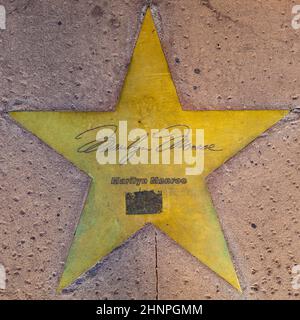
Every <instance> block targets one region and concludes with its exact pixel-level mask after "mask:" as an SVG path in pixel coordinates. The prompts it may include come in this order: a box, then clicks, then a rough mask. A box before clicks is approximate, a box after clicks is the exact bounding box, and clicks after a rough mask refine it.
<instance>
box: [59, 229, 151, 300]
mask: <svg viewBox="0 0 300 320" xmlns="http://www.w3.org/2000/svg"><path fill="white" fill-rule="evenodd" d="M155 250H156V247H155V229H154V227H153V226H152V225H147V226H145V227H144V228H143V229H141V230H140V231H138V232H137V233H136V234H135V235H133V236H132V237H131V238H130V239H129V240H128V241H127V242H126V243H124V245H122V246H121V247H120V248H118V249H116V250H115V251H113V252H112V253H111V254H110V255H109V256H107V257H106V258H105V259H104V260H102V261H101V262H100V263H98V264H97V265H96V266H94V267H93V268H91V269H90V270H89V271H88V272H87V273H85V274H84V275H83V276H82V277H80V278H79V279H78V280H77V281H75V283H74V284H72V285H71V286H69V287H68V288H66V289H65V290H63V292H62V297H61V298H62V299H92V300H94V299H96V300H98V299H104V300H106V299H116V300H117V299H125V300H126V299H143V300H147V299H151V300H154V299H156V296H157V292H156V259H155V257H156V255H155Z"/></svg>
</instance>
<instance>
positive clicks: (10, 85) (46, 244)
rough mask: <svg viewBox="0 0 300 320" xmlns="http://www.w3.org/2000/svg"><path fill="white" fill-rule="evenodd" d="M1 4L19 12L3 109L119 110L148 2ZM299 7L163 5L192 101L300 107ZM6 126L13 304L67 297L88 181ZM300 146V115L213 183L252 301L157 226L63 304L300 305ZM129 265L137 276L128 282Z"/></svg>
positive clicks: (4, 168) (174, 61) (4, 199)
mask: <svg viewBox="0 0 300 320" xmlns="http://www.w3.org/2000/svg"><path fill="white" fill-rule="evenodd" d="M50 3H51V4H50ZM2 4H4V5H6V6H7V9H8V10H7V11H8V12H9V14H8V19H7V27H8V29H7V30H6V31H4V32H2V31H1V32H0V49H1V50H0V76H1V81H0V92H1V96H0V111H3V110H4V109H5V110H16V109H41V110H42V109H49V108H51V109H77V110H91V109H94V110H104V109H112V108H113V107H114V105H115V103H116V101H117V99H118V94H119V92H120V89H121V86H122V83H123V79H124V76H125V74H126V70H127V65H128V62H129V60H130V57H131V52H132V49H133V45H134V40H135V39H136V36H137V32H138V27H139V21H140V12H141V9H142V6H143V4H144V1H142V0H140V1H138V0H134V1H119V0H114V1H96V0H95V1H88V2H86V1H83V0H79V1H76V2H74V1H72V2H71V1H70V2H68V1H65V2H62V1H58V0H52V1H23V0H18V1H8V0H3V1H2ZM293 4H294V2H293V1H288V0H284V1H280V2H279V1H275V0H270V1H248V2H245V1H228V0H226V1H224V0H223V1H213V0H211V1H210V2H209V1H202V2H201V1H192V0H188V1H183V0H181V1H179V0H175V1H162V0H161V1H156V5H157V6H153V10H154V12H155V14H156V22H157V23H158V26H159V28H160V34H161V38H162V43H163V47H164V50H165V52H166V55H167V58H168V61H169V64H170V68H171V71H172V75H173V77H174V80H175V82H176V86H177V90H178V94H179V96H180V98H181V101H182V103H183V106H184V107H185V108H196V107H205V108H208V107H209V106H217V107H220V108H224V107H228V106H233V108H236V107H243V106H247V107H254V108H257V107H268V108H273V107H276V108H277V107H281V106H284V107H294V106H297V105H299V98H297V97H298V95H299V83H300V78H299V77H300V75H299V72H297V71H298V68H297V66H298V65H299V59H300V54H299V50H300V47H299V44H300V41H299V37H300V32H299V31H294V30H292V29H291V28H290V21H291V14H290V11H291V6H292V5H293ZM214 8H215V9H214ZM119 22H120V24H119ZM0 118H1V120H0V176H1V179H0V200H1V201H0V244H1V245H0V263H1V264H3V265H4V266H5V268H6V272H7V288H6V291H1V290H0V299H16V298H26V299H27V298H42V299H45V298H57V297H58V296H56V293H55V290H56V287H57V283H58V280H59V276H60V274H61V272H62V270H63V264H64V263H65V260H66V256H67V253H68V249H69V246H70V244H71V242H72V238H73V234H74V231H75V228H76V224H77V221H78V219H79V216H80V213H81V209H82V206H83V202H84V198H85V195H86V192H87V190H88V184H89V181H88V179H87V177H86V176H85V175H84V174H82V173H81V172H79V171H78V170H76V169H75V168H74V167H72V165H71V164H69V163H68V162H66V161H65V160H64V159H62V157H60V156H59V155H57V154H56V153H55V152H54V151H52V150H50V149H49V148H48V147H46V146H45V145H44V144H42V143H41V142H40V141H38V140H37V139H36V138H34V137H33V136H32V135H30V134H28V133H25V132H24V131H23V130H21V129H19V128H17V126H16V125H15V124H14V123H12V122H11V121H10V120H8V119H7V116H5V118H3V114H1V115H0ZM299 138H300V130H299V120H295V121H289V122H283V123H282V124H280V125H278V126H277V127H276V128H275V129H273V130H271V131H270V133H269V134H268V135H267V136H264V137H263V138H261V139H259V140H258V141H257V142H255V143H254V144H252V145H251V146H249V148H247V149H246V150H245V151H243V152H241V153H240V155H239V156H237V157H235V158H234V159H233V160H231V161H230V162H228V163H227V164H226V165H225V166H223V167H222V168H221V169H220V170H218V171H217V172H215V173H214V174H213V175H212V176H211V177H210V179H209V186H210V191H211V193H212V197H213V199H214V202H215V206H216V209H217V211H218V214H219V217H220V219H221V222H222V226H223V229H224V233H225V236H226V238H227V240H228V244H229V248H230V250H231V252H232V256H233V260H234V262H235V265H236V268H237V271H238V274H239V277H240V280H241V284H242V286H243V289H244V294H243V295H242V296H241V295H239V294H238V293H237V292H235V291H233V290H232V289H231V288H230V287H229V286H228V285H227V284H226V283H225V282H224V281H223V280H221V279H219V278H218V277H216V276H215V275H214V274H213V273H212V272H211V271H210V270H208V269H207V268H206V267H204V266H202V265H201V264H200V263H199V262H198V261H197V260H196V259H194V258H193V257H191V256H190V255H189V254H188V253H186V252H185V251H184V250H182V249H181V248H179V247H178V246H177V245H176V244H175V243H174V242H173V241H171V240H169V239H167V238H166V237H165V236H164V235H162V234H161V233H160V232H158V231H157V232H156V236H154V231H153V229H151V228H146V229H144V230H143V231H141V233H138V235H137V236H136V238H133V239H132V240H130V241H129V242H128V243H127V244H125V245H124V246H123V247H121V248H120V249H118V251H117V252H114V253H112V254H111V255H110V256H109V257H108V258H107V259H106V260H105V261H104V262H102V263H101V264H100V266H99V269H98V270H97V273H96V275H95V277H94V278H89V279H86V281H84V282H83V283H82V284H81V285H78V284H77V285H75V286H72V288H73V289H74V291H73V292H72V293H69V294H64V295H63V296H62V297H61V298H63V299H65V298H70V299H74V298H75V299H80V298H84V297H85V296H88V297H89V298H95V299H97V298H105V297H107V298H109V299H112V298H113V299H118V298H128V299H130V298H153V297H154V298H155V297H156V294H157V293H158V298H160V299H162V298H175V299H178V298H181V299H185V298H193V299H199V298H220V299H225V298H227V299H241V298H242V299H243V298H251V299H252V298H253V299H263V298H274V299H275V298H293V299H298V298H299V293H300V292H299V290H298V291H297V290H293V289H292V286H291V280H292V276H293V275H292V274H291V268H292V266H293V265H295V264H300V257H299V250H298V248H299V245H300V243H299V242H300V239H299V230H298V229H299V227H298V220H299V208H300V202H299V201H300V200H299V199H300V197H299V185H300V181H299V177H300V174H299V168H300V163H299V159H300V157H299ZM155 239H156V241H155ZM153 246H155V248H156V249H155V250H154V249H153ZM156 256H157V260H156ZM154 261H155V262H156V263H154ZM156 264H157V267H156ZM124 266H126V270H128V275H126V276H124V275H123V276H121V279H120V280H118V279H119V277H120V273H121V272H122V270H123V268H124ZM130 266H133V271H129V268H130ZM155 274H156V275H155ZM154 277H156V278H155V279H154ZM95 279H96V280H95ZM93 280H95V281H93ZM136 280H137V281H138V282H139V283H136ZM96 283H98V284H99V285H100V288H101V290H97V289H96V287H97V285H96ZM157 291H158V292H157ZM96 292H98V294H96ZM59 298H60V297H59Z"/></svg>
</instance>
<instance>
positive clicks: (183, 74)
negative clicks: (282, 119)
mask: <svg viewBox="0 0 300 320" xmlns="http://www.w3.org/2000/svg"><path fill="white" fill-rule="evenodd" d="M152 2H153V6H152V7H153V12H154V13H156V22H157V25H158V27H159V29H160V35H161V39H162V43H163V46H164V50H165V53H166V56H167V58H168V61H169V65H170V68H171V70H172V75H173V77H174V81H175V83H176V86H177V90H178V94H179V96H180V98H181V101H182V104H183V106H184V107H186V108H192V107H195V108H197V107H202V108H210V107H214V108H215V107H219V108H224V107H229V106H230V107H234V108H240V107H256V108H257V107H259V108H262V107H263V108H264V107H276V108H277V107H283V106H284V107H286V108H289V107H291V106H297V105H299V103H300V100H299V99H300V97H299V95H300V92H299V83H300V75H299V72H297V69H298V68H297V66H298V65H299V63H300V34H299V32H297V31H296V30H293V29H292V28H291V19H292V15H291V8H292V5H293V4H294V1H291V0H283V1H276V0H272V1H247V2H245V1H231V0H219V1H218V0H210V1H209V0H197V1H196V0H188V1H186V0H174V1H166V0H155V1H152ZM146 3H147V1H146V0H131V1H121V0H114V1H104V0H98V1H97V0H92V1H88V2H87V1H85V0H78V1H63V2H62V1H60V0H51V1H50V0H44V1H31V0H18V1H10V0H3V1H2V4H4V5H5V6H6V7H7V12H8V16H7V30H6V31H1V32H0V52H1V56H0V77H1V82H0V92H1V98H0V99H1V101H0V104H2V105H4V106H5V107H6V108H7V109H9V110H12V109H14V110H16V109H25V108H27V109H36V108H38V109H49V108H51V109H73V108H75V109H76V108H77V109H81V110H91V109H94V110H102V109H112V108H114V106H115V104H116V101H117V100H118V96H119V92H120V90H121V87H122V83H123V79H124V77H125V75H126V70H127V66H128V64H129V62H130V58H131V54H132V50H133V46H134V43H135V40H136V38H137V34H138V30H139V25H140V21H141V11H142V7H143V6H144V5H145V4H146Z"/></svg>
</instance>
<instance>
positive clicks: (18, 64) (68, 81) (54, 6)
mask: <svg viewBox="0 0 300 320" xmlns="http://www.w3.org/2000/svg"><path fill="white" fill-rule="evenodd" d="M1 4H3V5H5V7H6V10H7V30H5V31H2V32H0V52H1V57H0V77H1V82H0V92H1V97H0V103H2V104H3V105H5V106H6V108H7V109H8V110H12V109H14V110H16V109H25V108H27V109H36V108H38V109H66V110H67V109H74V108H77V109H80V110H90V109H97V110H101V109H112V108H113V107H114V106H115V104H116V102H117V99H118V96H119V92H120V90H121V87H122V84H123V80H124V77H125V75H126V71H127V67H128V64H129V62H130V58H131V54H132V50H133V47H134V43H135V39H136V36H137V32H138V28H139V23H140V20H141V12H142V5H143V1H142V0H130V1H123V0H115V1H97V0H94V1H86V0H78V1H61V0H43V1H41V0H40V1H31V0H17V1H10V0H4V1H2V2H1Z"/></svg>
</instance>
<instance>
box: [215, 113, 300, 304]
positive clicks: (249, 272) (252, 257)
mask: <svg viewBox="0 0 300 320" xmlns="http://www.w3.org/2000/svg"><path fill="white" fill-rule="evenodd" d="M290 118H291V119H294V120H290V121H286V122H284V121H283V122H281V123H280V124H278V125H276V127H274V129H271V130H270V131H269V132H268V134H266V135H265V136H263V137H261V138H260V139H258V140H257V141H256V142H255V143H253V144H252V145H250V146H249V147H248V148H247V149H245V150H244V151H243V152H241V153H240V154H239V155H238V156H237V157H235V158H233V159H232V160H231V161H229V162H228V163H227V164H225V165H224V166H223V167H222V168H220V169H219V170H218V171H216V172H215V173H214V174H212V175H211V177H210V179H209V189H210V191H211V193H212V197H213V201H214V203H215V208H216V209H217V211H218V213H219V217H220V220H221V222H222V226H223V230H224V233H225V237H226V238H227V240H228V243H229V247H230V249H231V252H232V255H233V257H234V260H235V263H236V266H237V270H238V273H239V276H240V280H241V284H242V288H243V291H244V296H245V297H246V298H248V299H299V293H300V292H299V290H295V289H293V288H292V280H293V278H294V277H295V276H296V275H295V274H292V272H291V271H292V268H293V266H295V265H298V264H300V252H299V246H300V231H299V222H300V117H299V114H294V115H293V114H291V115H290Z"/></svg>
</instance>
